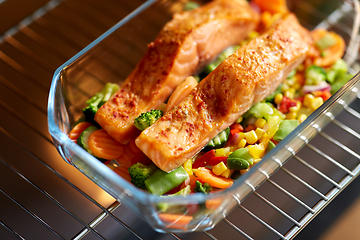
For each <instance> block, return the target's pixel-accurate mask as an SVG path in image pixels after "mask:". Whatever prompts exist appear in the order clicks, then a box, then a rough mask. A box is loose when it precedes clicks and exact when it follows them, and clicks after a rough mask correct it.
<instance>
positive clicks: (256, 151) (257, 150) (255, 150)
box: [247, 144, 265, 159]
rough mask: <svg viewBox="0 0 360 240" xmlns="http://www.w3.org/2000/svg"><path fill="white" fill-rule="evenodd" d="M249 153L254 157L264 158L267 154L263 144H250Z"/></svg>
mask: <svg viewBox="0 0 360 240" xmlns="http://www.w3.org/2000/svg"><path fill="white" fill-rule="evenodd" d="M247 148H248V149H249V153H250V155H251V156H253V158H255V159H256V158H262V157H263V156H264V155H265V147H264V145H263V144H256V145H249V146H247Z"/></svg>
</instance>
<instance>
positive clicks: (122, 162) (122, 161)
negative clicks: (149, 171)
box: [116, 149, 132, 168]
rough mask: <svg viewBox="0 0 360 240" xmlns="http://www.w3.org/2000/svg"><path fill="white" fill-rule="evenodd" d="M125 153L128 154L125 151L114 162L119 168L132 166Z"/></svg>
mask: <svg viewBox="0 0 360 240" xmlns="http://www.w3.org/2000/svg"><path fill="white" fill-rule="evenodd" d="M127 153H128V150H127V149H125V150H124V153H123V154H122V155H121V156H120V157H118V158H117V159H116V161H117V162H118V163H119V164H120V166H123V167H126V168H129V167H130V166H131V165H132V163H131V158H130V157H129V154H127ZM130 154H131V153H130Z"/></svg>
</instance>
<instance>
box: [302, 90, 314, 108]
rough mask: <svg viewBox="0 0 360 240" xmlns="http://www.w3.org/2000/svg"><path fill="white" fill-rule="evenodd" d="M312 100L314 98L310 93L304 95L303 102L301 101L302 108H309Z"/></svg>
mask: <svg viewBox="0 0 360 240" xmlns="http://www.w3.org/2000/svg"><path fill="white" fill-rule="evenodd" d="M314 98H315V97H314V95H312V94H310V93H308V94H305V96H304V101H303V104H304V106H305V107H308V108H309V107H310V105H311V102H312V100H313V99H314Z"/></svg>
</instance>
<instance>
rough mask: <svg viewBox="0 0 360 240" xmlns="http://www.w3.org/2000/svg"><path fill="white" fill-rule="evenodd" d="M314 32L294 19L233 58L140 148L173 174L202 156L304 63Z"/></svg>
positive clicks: (148, 133)
mask: <svg viewBox="0 0 360 240" xmlns="http://www.w3.org/2000/svg"><path fill="white" fill-rule="evenodd" d="M311 42H312V40H311V37H310V35H309V32H308V31H307V30H306V29H304V28H303V27H302V26H301V25H300V24H299V22H298V20H297V18H296V17H295V15H293V14H288V15H286V16H284V18H283V19H281V20H279V21H278V22H277V23H276V24H275V25H274V26H273V27H272V28H270V29H269V30H267V32H265V33H264V34H263V35H261V36H259V37H258V38H256V39H253V40H251V41H250V42H249V43H248V44H246V45H244V46H242V47H241V48H239V49H238V50H237V51H236V52H235V53H234V54H233V55H231V56H229V57H228V58H227V59H226V60H225V61H224V62H222V63H221V64H220V65H219V66H218V67H217V68H216V69H215V70H214V71H213V72H211V73H210V74H209V75H208V76H207V77H206V78H205V79H203V80H202V81H201V82H200V83H199V84H198V85H197V86H196V87H195V88H194V90H193V91H192V92H191V93H190V94H189V95H188V96H187V97H186V98H185V99H184V100H183V101H181V102H180V103H179V104H178V105H177V106H175V107H174V108H173V109H172V110H171V111H169V112H167V113H166V114H165V115H164V116H163V117H162V118H160V119H159V120H158V121H156V122H155V123H154V124H153V125H151V126H150V127H149V128H147V129H145V130H144V131H143V132H142V133H141V134H140V135H139V137H138V138H137V139H136V140H135V141H136V145H137V146H138V147H139V148H140V149H141V150H142V151H143V152H144V153H145V154H146V155H147V156H148V157H149V158H150V159H151V160H152V161H153V162H154V163H155V164H156V165H157V166H158V167H159V168H161V169H162V170H163V171H166V172H169V171H171V170H173V169H175V168H177V167H179V166H180V165H182V164H183V163H184V162H185V161H186V160H187V159H189V158H191V157H192V156H193V155H194V154H196V153H197V152H199V151H200V150H201V149H202V148H203V147H204V146H205V145H206V144H207V143H208V142H209V141H210V140H211V139H212V138H213V137H215V136H216V135H217V134H218V133H219V132H221V131H222V130H224V129H225V128H227V127H228V126H230V125H231V124H232V123H233V122H234V121H235V120H236V119H237V118H238V117H240V116H241V115H242V114H243V113H245V112H246V111H247V110H248V109H249V108H250V107H251V105H252V104H254V103H256V102H259V101H261V100H262V99H264V98H265V97H266V96H267V95H269V94H270V93H271V92H273V91H274V90H275V89H276V88H277V87H278V86H279V84H280V83H281V82H282V81H283V79H285V78H286V77H287V75H288V74H289V72H290V71H291V70H293V69H295V68H296V67H297V66H298V65H299V64H300V63H301V62H302V61H303V60H304V58H305V56H306V54H307V51H308V49H309V47H310V45H311Z"/></svg>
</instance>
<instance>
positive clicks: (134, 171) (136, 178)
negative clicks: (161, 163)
mask: <svg viewBox="0 0 360 240" xmlns="http://www.w3.org/2000/svg"><path fill="white" fill-rule="evenodd" d="M157 169H158V168H157V167H156V166H155V165H154V164H151V165H149V166H146V165H144V164H142V163H136V164H134V165H132V166H131V167H129V174H130V177H131V182H132V183H133V184H134V185H135V186H136V187H138V188H141V189H144V190H146V186H145V180H146V179H148V178H149V177H150V175H151V174H152V173H154V172H155V171H156V170H157Z"/></svg>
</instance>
